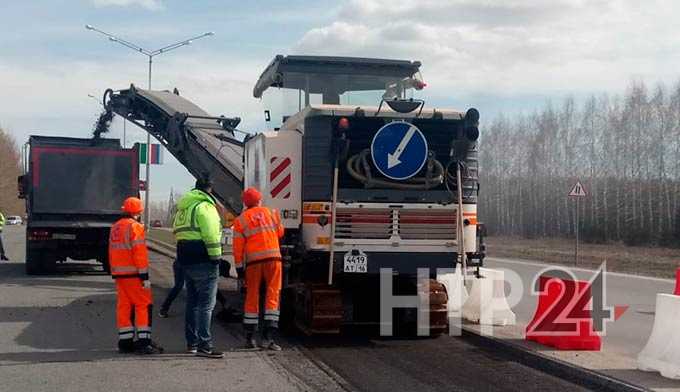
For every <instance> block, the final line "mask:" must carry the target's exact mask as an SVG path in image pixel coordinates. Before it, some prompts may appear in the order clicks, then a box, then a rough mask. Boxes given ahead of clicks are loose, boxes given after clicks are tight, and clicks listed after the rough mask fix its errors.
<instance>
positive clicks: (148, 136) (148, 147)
mask: <svg viewBox="0 0 680 392" xmlns="http://www.w3.org/2000/svg"><path fill="white" fill-rule="evenodd" d="M85 28H86V29H88V30H91V31H94V32H96V33H99V34H101V35H104V36H106V37H108V38H109V41H111V42H116V43H119V44H121V45H123V46H125V47H127V48H129V49H132V50H134V51H135V52H138V53H141V54H143V55H145V56H147V57H148V58H149V83H148V86H149V87H148V89H149V90H151V67H152V65H153V58H154V57H156V56H158V55H160V54H163V53H167V52H169V51H171V50H175V49H177V48H181V47H182V46H185V45H191V43H192V42H193V41H194V40H197V39H200V38H204V37H210V36H212V35H215V33H213V32H207V33H203V34H201V35H197V36H195V37H191V38H189V39H185V40H184V41H179V42H175V43H174V44H170V45H167V46H164V47H162V48H160V49H156V50H146V49H144V48H142V47H141V46H139V45H136V44H133V43H132V42H129V41H126V40H124V39H121V38H118V37H116V36H115V35H113V34H109V33H107V32H105V31H102V30H99V29H97V28H96V27H94V26H92V25H85ZM124 120H125V119H123V121H124ZM123 127H125V123H123ZM123 129H125V128H123ZM150 176H151V134H150V133H148V132H147V134H146V190H145V191H144V195H145V198H144V199H145V200H144V225H145V227H146V228H147V229H148V227H149V220H150V214H149V190H150V188H151V181H150Z"/></svg>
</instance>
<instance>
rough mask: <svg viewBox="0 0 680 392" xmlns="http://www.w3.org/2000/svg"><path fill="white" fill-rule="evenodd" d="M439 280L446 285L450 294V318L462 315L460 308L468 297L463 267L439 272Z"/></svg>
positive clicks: (448, 311)
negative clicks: (452, 270) (447, 271)
mask: <svg viewBox="0 0 680 392" xmlns="http://www.w3.org/2000/svg"><path fill="white" fill-rule="evenodd" d="M437 281H438V282H439V283H441V284H443V285H444V287H446V293H447V294H448V296H449V301H448V303H447V304H446V310H447V313H448V317H449V319H451V318H452V317H456V316H460V310H461V308H462V307H463V304H464V303H465V301H467V299H468V293H467V290H466V289H465V284H464V283H463V282H464V278H463V273H462V270H461V268H456V270H455V272H449V273H445V274H437Z"/></svg>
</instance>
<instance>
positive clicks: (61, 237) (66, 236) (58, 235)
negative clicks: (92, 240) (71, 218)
mask: <svg viewBox="0 0 680 392" xmlns="http://www.w3.org/2000/svg"><path fill="white" fill-rule="evenodd" d="M52 239H54V240H75V239H76V235H75V234H63V233H54V234H52Z"/></svg>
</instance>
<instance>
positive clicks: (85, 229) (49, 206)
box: [18, 136, 139, 275]
mask: <svg viewBox="0 0 680 392" xmlns="http://www.w3.org/2000/svg"><path fill="white" fill-rule="evenodd" d="M27 146H28V150H27V159H26V161H25V167H24V171H25V172H24V174H23V175H22V176H20V177H19V178H18V186H19V197H20V198H22V199H25V202H26V215H27V217H28V219H27V223H26V273H27V274H31V275H33V274H42V273H51V272H54V271H55V270H56V268H57V265H58V263H64V262H66V261H67V260H69V259H70V260H92V259H95V260H97V261H98V262H99V263H101V264H102V267H103V269H104V271H106V272H108V271H109V263H108V238H109V230H110V228H111V225H112V224H113V223H114V222H115V221H116V220H117V219H119V218H120V216H121V211H120V207H121V205H122V203H123V200H125V198H127V197H130V196H138V195H139V163H138V162H139V157H138V151H137V149H136V148H122V147H121V145H120V141H119V140H118V139H105V138H94V139H80V138H70V137H53V136H30V138H29V140H28V143H27Z"/></svg>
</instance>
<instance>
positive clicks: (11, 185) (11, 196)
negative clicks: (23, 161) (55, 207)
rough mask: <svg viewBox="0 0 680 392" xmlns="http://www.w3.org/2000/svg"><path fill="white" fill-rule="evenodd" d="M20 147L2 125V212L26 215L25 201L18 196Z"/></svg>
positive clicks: (0, 171) (0, 175)
mask: <svg viewBox="0 0 680 392" xmlns="http://www.w3.org/2000/svg"><path fill="white" fill-rule="evenodd" d="M20 157H21V155H20V152H19V147H18V145H17V143H16V140H15V139H14V137H13V136H12V135H11V134H10V133H9V132H8V131H7V130H5V129H3V128H2V127H0V212H2V213H3V215H5V217H7V215H21V216H23V215H24V204H23V201H22V200H20V199H18V198H17V194H18V190H17V177H18V176H20V175H21V165H20Z"/></svg>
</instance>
